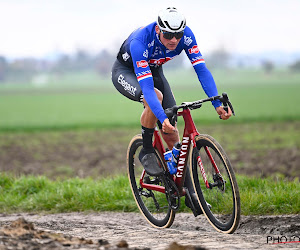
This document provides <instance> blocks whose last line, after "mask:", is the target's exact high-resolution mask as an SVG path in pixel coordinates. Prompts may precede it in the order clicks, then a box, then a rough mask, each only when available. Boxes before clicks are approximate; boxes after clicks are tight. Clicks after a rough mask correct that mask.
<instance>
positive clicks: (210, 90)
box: [183, 27, 222, 108]
mask: <svg viewBox="0 0 300 250" xmlns="http://www.w3.org/2000/svg"><path fill="white" fill-rule="evenodd" d="M183 42H184V50H185V53H186V54H187V56H188V58H189V60H190V62H191V63H192V65H193V67H194V69H195V71H196V74H197V76H198V79H199V81H200V83H201V86H202V88H203V90H204V92H205V93H206V95H207V96H208V97H212V96H216V95H218V90H217V86H216V83H215V81H214V78H213V76H212V74H211V72H210V71H209V70H208V68H207V67H206V65H205V61H204V59H203V57H202V54H201V52H200V50H199V48H198V45H197V42H196V39H195V36H194V34H193V32H192V31H191V29H190V28H189V27H186V28H185V33H184V41H183ZM212 104H213V106H214V107H215V108H217V107H219V106H221V105H222V103H221V101H220V100H214V101H212Z"/></svg>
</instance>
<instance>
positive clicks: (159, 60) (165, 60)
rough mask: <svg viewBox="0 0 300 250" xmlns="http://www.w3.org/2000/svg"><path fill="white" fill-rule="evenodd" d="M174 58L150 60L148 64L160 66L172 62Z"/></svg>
mask: <svg viewBox="0 0 300 250" xmlns="http://www.w3.org/2000/svg"><path fill="white" fill-rule="evenodd" d="M175 57H176V56H173V57H166V58H159V59H150V60H149V61H148V62H149V63H150V64H156V65H162V64H164V63H166V62H168V61H170V60H172V59H173V58H175Z"/></svg>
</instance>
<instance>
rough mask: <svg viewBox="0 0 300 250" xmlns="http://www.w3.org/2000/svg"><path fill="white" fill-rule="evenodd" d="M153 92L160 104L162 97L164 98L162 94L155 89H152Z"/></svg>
mask: <svg viewBox="0 0 300 250" xmlns="http://www.w3.org/2000/svg"><path fill="white" fill-rule="evenodd" d="M154 91H155V93H156V95H157V98H158V100H159V102H160V103H162V101H163V97H164V96H163V94H162V93H161V91H160V90H158V89H157V88H154Z"/></svg>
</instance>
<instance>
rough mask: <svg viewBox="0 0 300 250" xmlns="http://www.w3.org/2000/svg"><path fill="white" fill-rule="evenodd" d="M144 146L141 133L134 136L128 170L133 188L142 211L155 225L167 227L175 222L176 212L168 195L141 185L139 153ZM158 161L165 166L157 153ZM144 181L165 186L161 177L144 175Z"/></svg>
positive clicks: (141, 168)
mask: <svg viewBox="0 0 300 250" xmlns="http://www.w3.org/2000/svg"><path fill="white" fill-rule="evenodd" d="M142 146H143V139H142V136H141V135H136V136H134V137H133V138H132V140H131V142H130V143H129V146H128V151H127V164H128V165H127V170H128V178H129V182H130V186H131V190H132V193H133V196H134V199H135V201H136V204H137V206H138V208H139V210H140V212H141V213H142V214H143V215H144V217H145V218H146V220H147V221H148V222H149V223H150V224H151V225H152V226H154V227H160V228H167V227H170V226H171V225H172V224H173V221H174V218H175V212H174V211H173V210H171V208H170V206H169V204H168V201H167V198H166V195H165V194H164V193H162V192H159V191H155V190H148V189H146V188H142V187H141V183H140V179H141V176H142V174H143V172H144V168H143V166H142V164H141V163H140V161H139V158H138V156H139V153H140V150H141V149H142ZM156 157H157V161H158V163H159V164H160V165H161V166H163V161H162V159H161V157H160V156H159V154H158V153H156ZM143 182H144V183H147V184H153V185H157V186H163V187H164V184H163V181H162V179H161V177H154V176H149V175H147V174H145V175H144V178H143Z"/></svg>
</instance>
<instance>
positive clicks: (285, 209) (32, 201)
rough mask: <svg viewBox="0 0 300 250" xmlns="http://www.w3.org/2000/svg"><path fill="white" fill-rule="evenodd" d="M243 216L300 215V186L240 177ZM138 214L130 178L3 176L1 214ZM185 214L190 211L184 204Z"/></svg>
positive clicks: (282, 180)
mask: <svg viewBox="0 0 300 250" xmlns="http://www.w3.org/2000/svg"><path fill="white" fill-rule="evenodd" d="M238 183H239V188H240V195H241V204H242V214H244V215H257V214H259V215H266V214H273V215H274V214H299V213H300V198H299V197H300V184H299V180H298V179H297V178H295V180H294V181H292V182H288V181H286V180H285V179H284V178H280V177H278V178H274V177H272V178H271V177H269V178H266V179H257V178H255V177H246V176H238ZM75 211H76V212H79V211H81V212H82V211H123V212H132V211H138V209H137V207H136V204H135V202H134V199H133V196H132V193H131V189H130V187H129V183H128V179H127V176H126V175H119V176H115V177H108V178H101V179H99V180H94V179H91V178H84V179H80V178H72V179H67V180H55V181H52V180H50V179H48V178H46V177H44V176H38V177H35V176H20V177H15V176H12V175H9V174H4V173H2V174H0V212H1V213H15V212H49V213H59V212H75ZM181 211H185V212H189V209H188V208H186V207H185V206H184V202H182V209H181Z"/></svg>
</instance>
